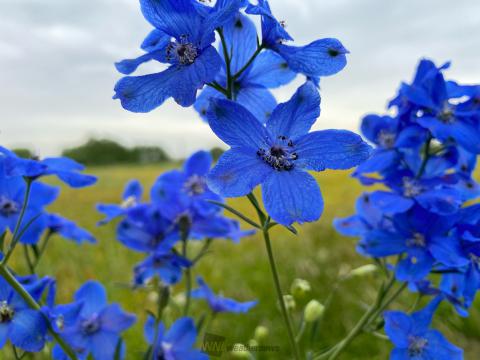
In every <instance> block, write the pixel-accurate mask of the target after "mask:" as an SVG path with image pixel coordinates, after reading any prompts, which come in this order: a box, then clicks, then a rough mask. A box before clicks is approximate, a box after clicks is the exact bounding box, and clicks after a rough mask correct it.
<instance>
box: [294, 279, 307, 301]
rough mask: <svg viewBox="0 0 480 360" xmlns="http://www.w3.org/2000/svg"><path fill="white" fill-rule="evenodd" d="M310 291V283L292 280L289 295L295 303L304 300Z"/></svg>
mask: <svg viewBox="0 0 480 360" xmlns="http://www.w3.org/2000/svg"><path fill="white" fill-rule="evenodd" d="M311 291H312V287H311V286H310V283H309V282H308V281H307V280H303V279H295V280H293V283H292V286H291V287H290V293H291V294H292V296H293V298H294V299H295V300H297V301H302V300H305V299H306V298H307V297H308V295H309V294H310V292H311Z"/></svg>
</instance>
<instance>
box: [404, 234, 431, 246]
mask: <svg viewBox="0 0 480 360" xmlns="http://www.w3.org/2000/svg"><path fill="white" fill-rule="evenodd" d="M407 245H408V246H418V247H425V246H426V245H427V242H426V241H425V237H424V236H423V235H422V234H420V233H415V234H413V236H412V237H411V238H410V239H408V240H407Z"/></svg>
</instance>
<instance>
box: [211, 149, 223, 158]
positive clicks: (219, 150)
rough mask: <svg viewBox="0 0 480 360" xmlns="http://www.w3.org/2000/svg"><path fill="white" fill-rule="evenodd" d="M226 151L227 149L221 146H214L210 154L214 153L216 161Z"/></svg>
mask: <svg viewBox="0 0 480 360" xmlns="http://www.w3.org/2000/svg"><path fill="white" fill-rule="evenodd" d="M224 152H225V150H223V149H222V148H219V147H214V148H213V149H211V150H210V154H212V157H213V160H215V161H217V160H218V159H219V158H220V156H222V154H223V153H224Z"/></svg>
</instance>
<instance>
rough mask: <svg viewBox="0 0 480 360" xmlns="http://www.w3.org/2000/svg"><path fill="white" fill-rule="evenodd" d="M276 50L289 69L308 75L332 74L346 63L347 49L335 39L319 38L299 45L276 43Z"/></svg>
mask: <svg viewBox="0 0 480 360" xmlns="http://www.w3.org/2000/svg"><path fill="white" fill-rule="evenodd" d="M276 50H277V51H278V53H279V54H280V55H281V56H283V58H284V59H285V60H286V61H287V63H288V65H289V66H290V69H292V70H293V71H295V72H298V73H302V74H304V75H306V76H309V77H317V76H329V75H333V74H336V73H338V72H339V71H340V70H342V69H343V68H344V67H345V65H347V57H346V56H345V54H346V53H348V50H347V49H345V48H344V47H343V45H342V43H341V42H340V41H338V40H337V39H332V38H327V39H321V40H317V41H314V42H312V43H310V44H308V45H306V46H299V47H297V46H289V45H278V46H277V48H276Z"/></svg>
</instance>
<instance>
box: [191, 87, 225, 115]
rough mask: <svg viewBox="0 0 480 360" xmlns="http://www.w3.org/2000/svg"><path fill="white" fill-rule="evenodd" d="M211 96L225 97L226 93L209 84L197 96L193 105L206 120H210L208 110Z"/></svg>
mask: <svg viewBox="0 0 480 360" xmlns="http://www.w3.org/2000/svg"><path fill="white" fill-rule="evenodd" d="M211 98H218V99H225V95H223V94H222V93H220V92H218V91H217V90H215V89H214V88H212V87H210V86H207V87H205V88H204V89H203V90H202V92H201V93H200V95H199V96H198V97H197V100H196V101H195V104H194V105H193V107H194V108H195V110H197V112H198V114H199V115H200V117H201V118H202V120H204V121H208V119H207V112H208V108H209V106H210V99H211Z"/></svg>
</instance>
